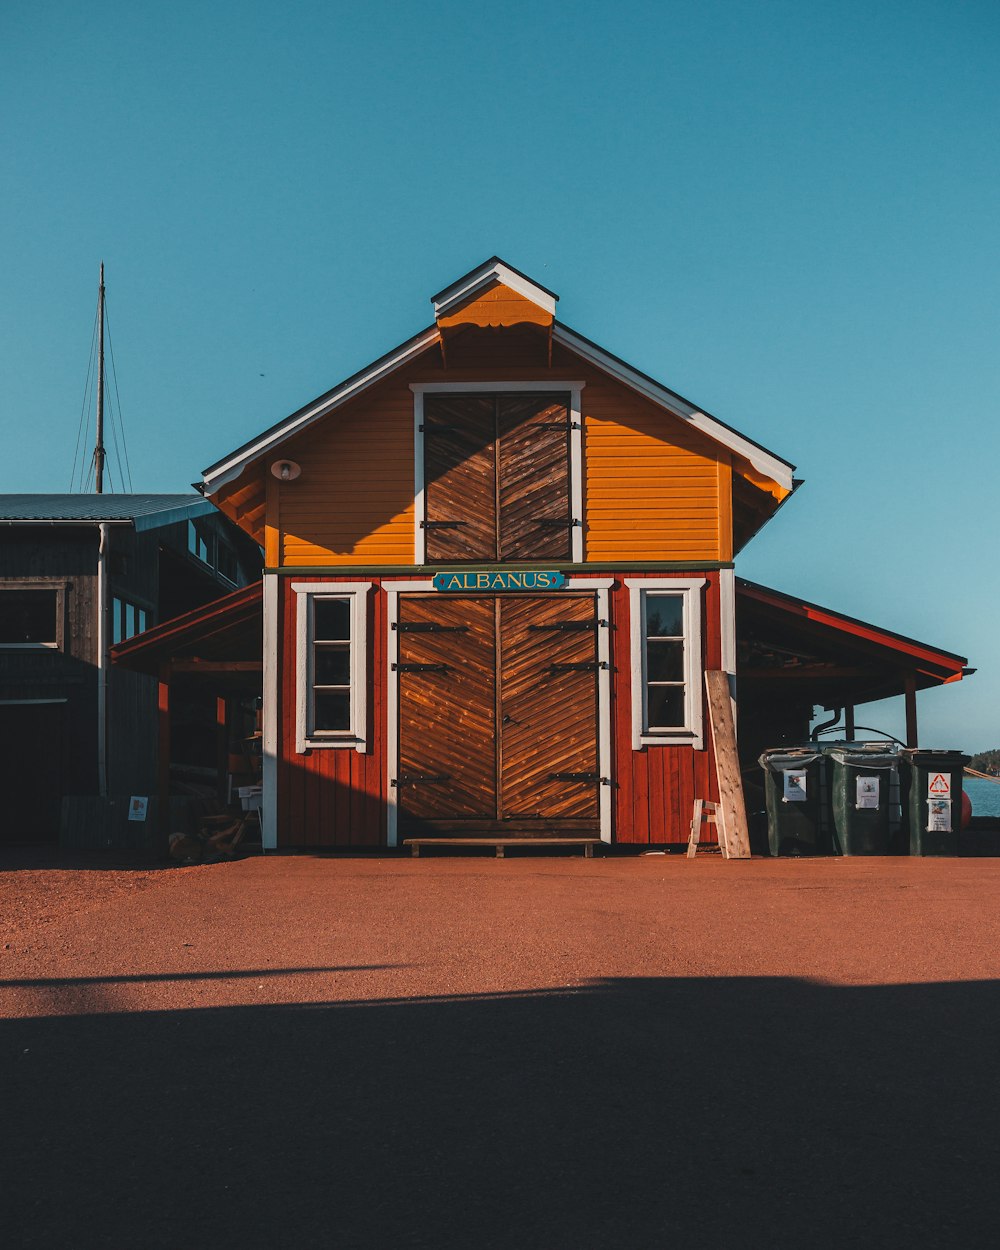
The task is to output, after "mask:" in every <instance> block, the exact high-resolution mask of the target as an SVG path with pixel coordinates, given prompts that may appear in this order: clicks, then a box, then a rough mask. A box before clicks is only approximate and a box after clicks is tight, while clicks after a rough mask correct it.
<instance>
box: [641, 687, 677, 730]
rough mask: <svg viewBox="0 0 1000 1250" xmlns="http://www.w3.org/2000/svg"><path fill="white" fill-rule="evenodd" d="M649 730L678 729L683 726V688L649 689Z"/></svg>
mask: <svg viewBox="0 0 1000 1250" xmlns="http://www.w3.org/2000/svg"><path fill="white" fill-rule="evenodd" d="M648 707H649V727H650V729H680V728H683V725H684V687H683V686H650V687H649V703H648Z"/></svg>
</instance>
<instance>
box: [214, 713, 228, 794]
mask: <svg viewBox="0 0 1000 1250" xmlns="http://www.w3.org/2000/svg"><path fill="white" fill-rule="evenodd" d="M226 713H227V704H226V700H225V697H224V696H219V697H218V698H216V700H215V767H216V771H217V772H218V774H219V784H218V786H217V791H218V796H219V802H220V803H228V802H229V793H228V790H229V787H228V786H227V785H226V780H227V778H228V776H229V725H228V724H227V716H226Z"/></svg>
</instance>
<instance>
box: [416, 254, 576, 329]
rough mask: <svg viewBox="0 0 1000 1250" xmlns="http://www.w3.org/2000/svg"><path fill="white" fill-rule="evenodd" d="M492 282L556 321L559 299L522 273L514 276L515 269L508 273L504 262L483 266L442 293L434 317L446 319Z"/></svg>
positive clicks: (438, 298)
mask: <svg viewBox="0 0 1000 1250" xmlns="http://www.w3.org/2000/svg"><path fill="white" fill-rule="evenodd" d="M492 282H502V283H503V285H504V286H506V287H510V289H511V290H512V291H516V292H517V294H518V295H523V296H524V298H525V299H526V300H529V301H530V302H531V303H532V304H536V305H537V306H538V307H539V308H541V309H542V310H543V311H544V312H547V313H548V314H549V315H550V316H552V317H554V316H555V315H556V297H555V296H554V295H550V294H549V293H548V291H545V290H543V289H542V288H541V287H540V286H535V284H534V283H533V282H529V281H528V279H527V278H522V277H521V275H520V274H519V273H515V272H514V271H513V269H508V268H507V266H506V265H505V264H503V263H502V262H500V261H494V262H493V264H491V265H483V267H482V268H481V269H476V270H474V271H473V272H472V273H470V274H469V275H468V276H467V277H465V278H463V279H461V280H460V281H458V282H456V283H455V284H454V286H450V287H448V288H447V289H446V290H444V291H442V292H441V294H440V295H439V296H438V297H437V298H436V299H435V300H433V301H432V302H433V304H434V316H435V317H444V316H447V314H448V313H449V312H450V311H451V309H452V308H454V307H455V305H456V304H461V303H462V302H463V301H464V300H467V299H469V298H470V297H471V296H473V295H475V294H476V292H477V291H480V290H482V288H483V287H485V286H489V285H490V283H492Z"/></svg>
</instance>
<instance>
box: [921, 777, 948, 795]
mask: <svg viewBox="0 0 1000 1250" xmlns="http://www.w3.org/2000/svg"><path fill="white" fill-rule="evenodd" d="M927 797H928V798H929V799H950V798H951V775H950V774H949V773H931V774H930V776H929V777H928V778H927Z"/></svg>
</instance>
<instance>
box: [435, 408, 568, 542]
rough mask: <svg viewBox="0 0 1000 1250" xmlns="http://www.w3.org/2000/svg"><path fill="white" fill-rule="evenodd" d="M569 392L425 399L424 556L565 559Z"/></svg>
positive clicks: (566, 540)
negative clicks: (562, 393)
mask: <svg viewBox="0 0 1000 1250" xmlns="http://www.w3.org/2000/svg"><path fill="white" fill-rule="evenodd" d="M569 455H570V417H569V399H568V396H565V395H552V394H541V395H532V394H522V393H520V392H518V393H511V394H486V395H484V394H479V395H427V396H425V398H424V482H425V486H424V501H425V505H424V506H425V514H424V522H423V524H424V530H425V553H426V555H425V558H426V560H427V561H428V562H432V563H439V562H440V563H451V562H459V563H460V562H468V561H483V562H489V563H493V562H495V561H518V560H569V559H571V558H572V534H571V526H572V520H571V517H570V469H569Z"/></svg>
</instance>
